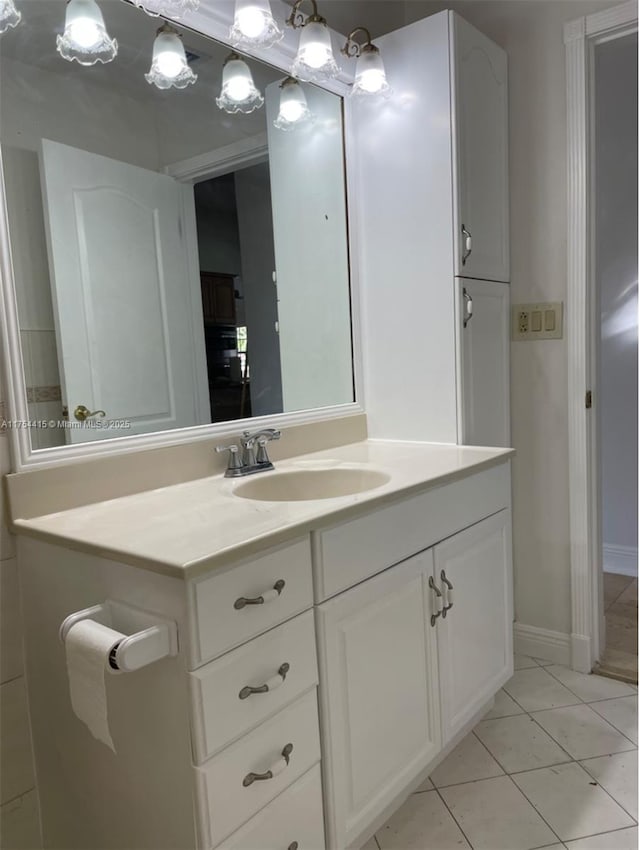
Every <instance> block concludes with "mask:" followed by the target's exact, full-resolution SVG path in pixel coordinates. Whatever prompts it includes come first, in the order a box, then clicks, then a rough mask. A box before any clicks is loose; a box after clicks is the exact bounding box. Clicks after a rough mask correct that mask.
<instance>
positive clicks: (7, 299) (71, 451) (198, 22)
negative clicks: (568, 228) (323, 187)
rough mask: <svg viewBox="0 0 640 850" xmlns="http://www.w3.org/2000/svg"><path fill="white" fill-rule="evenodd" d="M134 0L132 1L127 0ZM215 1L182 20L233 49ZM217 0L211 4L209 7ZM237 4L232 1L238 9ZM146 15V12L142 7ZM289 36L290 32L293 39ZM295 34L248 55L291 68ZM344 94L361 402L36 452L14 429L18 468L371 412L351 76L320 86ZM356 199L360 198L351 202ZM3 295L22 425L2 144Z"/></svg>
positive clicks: (285, 9) (7, 358) (10, 410)
mask: <svg viewBox="0 0 640 850" xmlns="http://www.w3.org/2000/svg"><path fill="white" fill-rule="evenodd" d="M123 2H127V0H123ZM214 2H215V0H203V2H202V5H201V7H200V9H198V10H197V11H196V12H190V13H189V14H186V15H185V16H184V17H183V18H182V19H181V20H180V21H177V22H176V23H179V24H180V25H181V26H184V27H187V28H190V29H193V30H195V31H197V32H198V33H200V34H201V35H204V36H205V37H208V38H212V39H215V40H216V41H218V42H221V43H222V44H225V45H227V46H230V45H229V42H228V32H229V27H230V25H231V22H232V21H231V16H229V15H226V14H224V13H223V11H222V9H221V8H220V7H218V8H216V7H215V6H214V5H213V3H214ZM209 4H211V5H209ZM271 4H272V8H273V9H274V11H275V13H276V14H278V15H280V16H282V18H283V19H284V18H285V17H286V16H287V15H288V14H289V13H290V11H291V9H290V7H289V6H287V5H286V4H285V3H284V2H282V0H271ZM231 5H232V4H231V3H229V4H225V6H228V7H229V8H231ZM141 13H142V14H144V13H143V12H141ZM287 36H289V37H288V38H287ZM331 36H332V42H333V47H334V51H335V50H339V45H340V44H341V43H342V39H343V38H344V36H340V35H339V34H337V33H336V32H335V31H334V30H331ZM295 41H296V33H293V32H292V33H289V32H288V31H287V33H286V35H285V39H284V40H283V42H281V43H280V44H276V45H274V46H273V47H271V48H269V49H264V48H258V49H254V50H246V51H244V52H245V53H246V54H247V55H248V56H250V57H252V58H254V59H256V60H258V61H260V62H266V63H267V64H268V65H271V66H272V67H274V68H276V69H278V70H279V71H282V72H283V73H288V71H289V68H290V65H291V62H292V61H293V59H294V56H295V52H296V46H295ZM319 87H320V88H324V89H325V90H326V91H330V92H332V93H333V94H336V95H338V96H340V97H341V98H342V104H343V128H342V129H343V145H344V168H345V190H346V197H345V205H346V218H347V247H348V256H349V302H350V307H351V349H352V370H353V386H354V393H355V401H353V402H348V403H346V404H340V405H332V406H330V407H319V408H310V409H307V410H299V411H292V412H289V413H276V414H273V415H271V416H262V417H258V416H256V417H251V418H250V419H234V420H229V421H228V422H223V423H219V422H218V423H211V424H208V425H197V426H193V427H190V428H179V429H174V430H171V431H156V432H154V433H150V434H141V435H136V436H131V437H117V438H115V439H113V440H103V441H96V442H88V443H80V444H76V445H71V444H66V445H64V446H56V447H54V448H49V449H37V450H34V449H33V448H32V446H31V439H30V429H29V428H28V427H22V428H18V427H9V428H8V431H9V433H8V435H7V436H8V437H9V441H10V448H11V457H12V471H13V472H25V471H27V470H33V469H38V468H44V467H51V466H58V465H62V464H67V463H74V462H78V461H82V460H88V459H94V458H97V457H105V456H107V455H111V454H113V455H120V454H127V453H130V452H135V451H142V450H146V449H154V448H163V447H168V446H175V445H180V444H183V443H190V442H200V441H201V440H211V439H216V438H220V439H224V438H225V437H227V436H229V435H235V434H237V433H238V432H239V431H241V430H243V429H244V427H246V423H248V422H250V423H251V426H252V427H263V426H265V425H273V426H274V427H280V428H286V427H287V426H292V425H301V424H306V423H311V422H322V421H328V420H332V419H339V418H342V417H345V416H349V415H352V416H355V415H359V414H363V413H366V410H365V407H364V403H363V399H364V382H363V375H362V367H361V363H362V326H361V316H360V286H359V283H360V281H359V262H358V257H359V253H358V250H357V238H356V233H357V214H356V208H355V198H356V197H357V192H356V170H355V169H354V168H351V167H350V166H351V163H353V162H355V139H354V136H353V132H352V129H351V123H350V104H349V101H348V99H347V97H346V95H347V93H348V91H349V88H350V84H349V77H347V75H345V74H344V73H342V74H341V75H340V77H338V78H337V79H333V80H328V81H326V84H322V85H320V86H319ZM352 199H354V203H353V204H352V203H351V200H352ZM0 298H1V302H2V308H3V309H2V312H1V315H0V331H1V332H2V341H1V342H2V345H1V351H0V359H1V360H2V363H0V366H1V367H2V375H1V376H0V377H1V380H0V386H3V387H4V390H5V392H4V396H5V397H4V398H2V399H0V401H4V402H5V404H6V407H5V415H6V418H7V419H9V420H17V421H20V422H28V421H29V418H30V417H29V408H28V403H27V393H26V385H25V379H24V361H23V356H22V346H21V343H20V325H19V320H18V302H17V295H16V288H15V276H14V268H13V260H12V252H11V240H10V235H9V215H8V208H7V199H6V188H5V180H4V166H3V160H2V150H1V148H0Z"/></svg>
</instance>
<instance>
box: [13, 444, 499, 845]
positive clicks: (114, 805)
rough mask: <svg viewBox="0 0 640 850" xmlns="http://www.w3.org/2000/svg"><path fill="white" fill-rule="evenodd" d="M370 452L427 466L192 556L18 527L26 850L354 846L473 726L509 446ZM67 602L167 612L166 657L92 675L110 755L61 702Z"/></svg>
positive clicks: (487, 679) (490, 682)
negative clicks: (35, 806) (205, 555)
mask: <svg viewBox="0 0 640 850" xmlns="http://www.w3.org/2000/svg"><path fill="white" fill-rule="evenodd" d="M337 451H338V450H336V452H337ZM351 451H353V452H355V454H356V455H360V456H361V455H362V453H363V452H364V451H366V453H367V454H369V455H371V456H373V457H372V458H371V459H372V460H373V459H375V456H376V453H377V452H382V454H381V455H379V457H382V456H383V455H384V456H386V455H385V454H384V453H388V452H389V451H390V449H389V447H388V446H385V447H380V446H378V445H376V444H373V443H368V444H366V445H360V446H359V447H358V448H357V449H352V450H351ZM391 451H392V454H393V457H394V458H395V460H396V463H397V467H396V475H397V476H398V479H399V480H402V476H403V475H408V474H409V472H407V470H411V469H414V468H415V467H414V464H415V463H416V462H418V461H419V459H420V457H423V456H424V455H427V456H428V457H429V458H430V461H429V463H430V468H431V469H434V468H435V470H436V472H435V473H432V476H431V478H430V479H429V478H426V477H421V476H422V473H420V474H419V475H418V476H417V479H416V478H414V483H413V485H411V486H410V485H408V484H405V485H404V486H400V487H398V488H397V489H395V490H394V491H392V492H391V493H388V494H387V495H386V496H384V497H383V498H380V499H375V500H373V501H372V503H370V504H367V501H366V497H365V500H364V501H358V499H356V500H355V501H352V502H349V503H348V504H347V503H343V504H342V506H340V505H338V506H337V507H336V503H334V504H333V505H332V506H331V505H329V506H328V508H329V510H328V511H326V513H322V506H320V508H318V513H317V514H316V515H315V517H314V518H313V519H312V520H309V521H305V523H307V524H305V525H304V527H303V528H300V527H299V526H295V527H294V529H292V530H291V532H290V534H291V536H289V534H286V535H282V534H279V535H278V536H277V537H276V538H275V539H273V538H272V539H271V544H269V539H268V538H267V539H266V540H265V541H263V542H262V543H260V544H259V543H257V541H253V542H251V543H250V544H249V547H247V545H246V543H245V544H243V543H242V542H241V543H240V544H239V545H240V547H241V548H239V549H237V550H236V549H231V550H230V551H229V550H224V555H220V556H219V557H218V560H217V563H214V564H212V563H210V562H209V563H208V564H207V563H203V562H202V561H200V562H194V560H189V561H187V560H185V564H186V566H185V567H180V568H177V567H176V568H173V569H171V570H169V569H168V566H167V564H166V563H160V562H158V561H153V560H152V559H151V558H149V559H147V560H145V561H143V562H142V564H141V558H140V555H139V553H133V554H132V555H131V557H130V562H129V561H128V560H127V559H128V558H129V555H128V553H125V555H126V557H125V556H123V561H122V562H120V561H115V560H108V559H107V558H106V557H105V552H104V549H103V548H102V547H101V546H100V545H99V543H98V542H97V541H96V542H95V543H91V544H88V543H87V541H86V540H85V541H83V542H78V543H77V544H76V545H75V546H70V545H69V540H70V537H69V534H68V533H67V536H65V537H62V536H61V537H60V538H59V541H58V542H57V543H56V542H53V541H54V540H55V538H54V537H53V535H52V534H51V533H47V535H46V537H45V539H42V538H40V539H35V538H36V537H37V536H38V535H37V533H35V528H32V529H31V530H32V531H33V532H34V536H33V537H30V536H26V535H24V536H21V537H20V538H19V559H20V570H21V585H22V594H23V607H24V624H25V629H24V633H25V645H26V659H27V680H28V688H29V699H30V712H31V719H32V726H33V740H34V751H35V758H36V765H37V774H38V780H39V797H40V802H41V810H42V824H43V832H44V836H45V846H47V847H60V848H62V847H64V848H67V847H82V848H83V850H97V848H99V847H103V848H108V850H130V848H131V847H133V846H135V847H136V848H137V850H347V848H354V850H356V848H359V847H360V846H361V845H362V844H363V843H364V842H365V841H366V840H367V839H368V838H369V836H370V835H372V834H373V832H374V831H375V830H376V829H378V828H379V827H380V826H381V825H382V824H383V823H384V821H385V820H386V819H387V818H388V817H389V816H390V815H391V814H392V813H393V812H394V811H395V810H396V809H397V807H398V806H399V805H400V804H401V803H402V802H403V800H404V799H405V798H406V797H407V796H408V794H409V793H410V792H411V791H412V790H413V789H414V788H415V787H416V785H417V784H418V783H419V782H421V781H422V780H423V779H424V778H426V776H427V775H428V774H429V773H430V771H431V770H432V769H433V768H434V767H435V766H436V765H437V763H438V762H439V761H440V760H441V759H442V758H444V757H445V755H446V754H447V752H448V750H449V749H451V748H452V747H453V746H455V744H456V742H457V741H458V740H459V739H460V738H461V737H462V736H463V735H464V734H466V732H467V731H468V730H469V729H470V728H471V727H472V726H473V724H474V723H476V722H477V720H478V719H479V718H480V717H481V716H482V714H483V713H484V711H485V710H486V709H487V707H488V705H489V704H490V702H491V700H492V699H493V697H494V695H495V694H496V693H497V691H498V690H499V688H500V687H501V686H502V685H503V684H504V682H505V681H506V680H507V679H508V678H509V676H510V675H511V673H512V667H513V661H512V637H511V627H512V602H511V595H512V579H511V537H510V529H511V513H510V490H511V482H510V464H509V462H508V458H509V456H510V453H500V452H496V451H495V450H480V449H469V448H459V447H456V446H450V447H428V450H425V449H420V448H417V447H415V446H407V445H406V444H396V446H395V447H393V449H391ZM454 458H455V462H454ZM444 464H453V471H450V472H448V473H445V472H444V471H443V469H444V467H443V465H444ZM389 468H390V467H389ZM451 468H452V467H451V466H449V469H451ZM414 475H415V472H414ZM405 481H406V479H405ZM183 486H184V485H183ZM199 486H201V485H200V484H194V488H196V487H199ZM215 486H220V484H216V482H215V481H209V482H208V484H207V488H208V490H209V491H210V489H211V487H215ZM180 492H182V491H180ZM156 497H157V496H155V494H154V498H156ZM145 498H147V497H146V496H145V495H144V494H141V496H140V500H141V501H144V500H145ZM168 498H169V499H171V498H172V497H171V496H170V495H168ZM220 498H221V502H220V503H221V504H222V503H223V496H222V495H221V497H220ZM224 498H228V496H225V497H224ZM114 501H115V500H112V501H111V502H108V503H105V507H104V508H103V510H104V512H105V516H104V517H103V520H104V527H105V528H110V527H111V523H110V521H109V511H114V510H115V511H118V510H121V509H123V508H125V506H126V509H130V506H131V497H129V498H128V499H127V501H126V503H125V505H122V506H116V505H115V504H114ZM145 504H146V502H145ZM189 504H191V503H189ZM239 509H240V508H239ZM84 510H85V509H84V508H82V509H79V511H80V516H79V517H78V520H79V522H80V523H81V524H82V525H83V526H84V519H83V517H84V516H85V514H84ZM86 510H87V516H89V517H91V518H92V517H95V515H96V511H97V510H98V509H97V508H96V506H95V505H92V506H89V507H88V508H87V509H86ZM50 521H52V520H50V519H49V518H48V517H45V518H44V519H43V520H42V522H43V523H48V522H50ZM59 522H65V520H64V519H61V520H59ZM36 523H37V524H38V527H41V526H40V522H39V521H38V520H36V521H35V522H34V525H35V524H36ZM176 528H177V529H178V528H179V531H178V530H176V534H178V533H179V534H180V539H181V540H182V539H183V537H184V531H183V527H182V525H180V526H176ZM215 528H216V526H215V525H214V524H212V525H211V530H212V532H213V531H214V530H215ZM136 536H137V535H136ZM167 572H169V574H167ZM127 606H128V607H127ZM124 608H127V611H128V613H127V615H126V616H124V615H123V614H122V615H120V616H121V619H120V621H119V622H116V621H115V619H113V617H114V616H115V614H113V611H116V612H117V611H119V610H122V609H124ZM105 612H106V613H105ZM109 612H112V613H111V615H110V616H111V617H112V619H111V621H107V622H104V621H103V619H101V617H104V616H107V614H108V613H109ZM78 613H79V616H80V617H84V618H86V619H95V620H97V621H98V622H99V623H100V624H101V625H102V626H110V627H111V628H113V629H115V631H118V632H120V633H121V635H120V638H121V640H122V639H123V638H124V636H125V635H130V634H136V635H137V636H138V641H139V642H140V641H141V640H142V631H144V629H146V628H148V624H149V621H150V619H151V620H153V619H154V618H155V620H157V621H162V622H164V623H171V624H172V625H173V624H175V633H176V634H177V642H176V643H175V644H173V645H172V649H171V650H168V652H169V655H168V656H167V657H163V658H161V659H160V660H155V661H149V662H148V663H147V664H143V666H142V667H140V668H139V669H133V670H132V671H131V672H119V673H117V674H115V675H111V674H110V673H107V674H106V675H105V682H106V702H107V717H108V723H109V730H110V734H111V737H112V739H113V743H114V748H115V752H113V751H112V750H111V749H109V747H107V746H105V745H104V744H103V743H102V742H101V741H99V740H96V739H95V738H94V737H93V736H92V734H91V733H90V731H89V729H88V727H87V726H85V724H84V723H83V722H82V720H80V718H79V717H78V716H76V714H75V713H74V711H73V709H72V706H71V702H70V696H69V680H68V675H67V665H66V658H65V649H64V643H63V641H64V639H65V634H66V632H65V630H64V629H63V630H62V632H61V631H60V627H61V624H62V623H64V621H65V620H66V619H67V618H68V617H69V615H73V614H76V615H78ZM141 613H144V618H143V619H142V620H140V621H139V620H138V619H136V617H137V616H138V617H139V616H140V615H141ZM69 628H73V625H71V626H69ZM116 640H117V636H116ZM138 645H139V646H140V643H138ZM171 652H172V653H173V654H171ZM109 658H111V655H110V656H109ZM117 658H118V655H117V654H116V660H117ZM109 663H110V662H109ZM106 664H107V662H106V660H105V665H106ZM61 777H63V778H64V781H61Z"/></svg>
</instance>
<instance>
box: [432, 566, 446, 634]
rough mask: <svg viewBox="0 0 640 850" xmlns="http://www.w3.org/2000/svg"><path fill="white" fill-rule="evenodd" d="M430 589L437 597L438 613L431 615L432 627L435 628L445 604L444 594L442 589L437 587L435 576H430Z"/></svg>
mask: <svg viewBox="0 0 640 850" xmlns="http://www.w3.org/2000/svg"><path fill="white" fill-rule="evenodd" d="M429 587H430V588H431V590H433V592H434V593H435V595H436V613H435V614H432V615H431V625H432V626H435V624H436V620H437V619H438V617H441V616H442V611H443V607H444V602H443V599H442V592H441V591H440V588H439V587H438V586H437V585H436V583H435V581H434V580H433V576H429Z"/></svg>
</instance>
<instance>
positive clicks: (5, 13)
mask: <svg viewBox="0 0 640 850" xmlns="http://www.w3.org/2000/svg"><path fill="white" fill-rule="evenodd" d="M21 20H22V13H21V12H18V10H17V9H16V7H15V3H14V2H13V0H0V34H2V33H3V32H6V31H7V30H8V29H10V28H11V27H17V26H18V24H19V23H20V21H21Z"/></svg>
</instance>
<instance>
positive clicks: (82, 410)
mask: <svg viewBox="0 0 640 850" xmlns="http://www.w3.org/2000/svg"><path fill="white" fill-rule="evenodd" d="M73 415H74V416H75V417H76V419H77V420H78V422H84V421H85V420H87V419H91V417H92V416H99V417H100V418H101V419H103V418H104V417H105V416H106V415H107V414H106V413H105V412H104V410H89V408H88V407H85V406H84V404H79V405H78V406H77V407H76V409H75V410H74V411H73Z"/></svg>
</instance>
